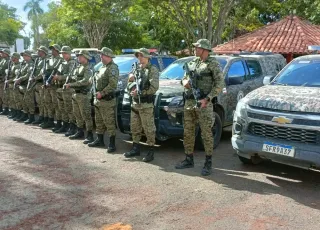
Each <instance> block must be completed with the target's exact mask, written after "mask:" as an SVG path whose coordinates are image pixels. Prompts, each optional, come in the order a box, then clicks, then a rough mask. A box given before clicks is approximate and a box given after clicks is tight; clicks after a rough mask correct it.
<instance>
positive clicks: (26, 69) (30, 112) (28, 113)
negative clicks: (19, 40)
mask: <svg viewBox="0 0 320 230" xmlns="http://www.w3.org/2000/svg"><path fill="white" fill-rule="evenodd" d="M20 55H21V56H22V57H23V60H24V65H23V66H22V67H21V72H20V74H19V78H17V79H16V80H15V85H16V88H15V94H16V97H18V101H19V102H18V103H19V105H18V107H19V108H22V109H23V114H22V115H21V116H20V117H19V118H18V119H17V121H27V120H28V118H29V119H30V120H31V122H32V121H34V102H33V103H32V104H31V106H30V105H29V104H30V103H29V104H28V100H27V98H26V97H25V95H26V88H27V84H28V80H29V76H30V74H31V72H32V69H33V65H34V63H33V60H32V53H31V51H29V50H25V51H24V52H22V53H20ZM29 107H31V109H29Z"/></svg>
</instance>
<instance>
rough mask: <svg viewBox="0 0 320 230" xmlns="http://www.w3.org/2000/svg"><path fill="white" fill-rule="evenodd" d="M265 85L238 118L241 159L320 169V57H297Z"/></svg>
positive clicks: (248, 100)
mask: <svg viewBox="0 0 320 230" xmlns="http://www.w3.org/2000/svg"><path fill="white" fill-rule="evenodd" d="M270 81H271V82H270ZM264 84H266V86H264V87H261V88H259V89H256V90H254V91H253V92H251V93H249V94H248V95H247V96H246V97H244V98H243V99H242V100H241V101H239V103H238V105H237V109H236V112H235V114H234V119H233V120H234V121H233V122H234V123H233V136H232V146H233V148H234V149H235V150H236V151H237V154H238V156H239V158H240V160H241V161H242V162H244V163H259V162H261V160H262V159H268V160H272V161H275V162H279V163H283V164H287V165H293V166H297V167H302V168H306V169H320V55H307V56H302V57H299V58H296V59H294V60H293V61H292V62H291V63H290V64H288V65H287V66H286V67H285V68H284V69H283V70H282V71H281V72H280V73H279V74H278V75H277V76H276V77H275V78H268V77H266V78H265V80H264Z"/></svg>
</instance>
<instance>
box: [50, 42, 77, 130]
mask: <svg viewBox="0 0 320 230" xmlns="http://www.w3.org/2000/svg"><path fill="white" fill-rule="evenodd" d="M60 53H61V54H62V56H63V58H64V61H63V62H62V64H61V65H60V66H59V68H58V74H56V75H55V76H54V78H53V81H54V82H55V83H56V85H57V87H58V89H57V91H56V93H57V102H58V113H60V114H61V115H57V117H60V116H61V119H62V121H63V125H62V126H61V127H60V128H59V129H55V130H54V132H55V133H64V132H67V131H68V132H67V133H66V134H65V135H66V136H71V135H73V134H75V131H76V126H75V117H74V115H73V110H72V94H73V93H74V89H71V88H69V89H63V87H62V86H63V85H64V84H65V83H66V79H67V77H68V76H69V75H71V73H70V72H72V71H73V70H74V69H75V67H76V64H77V62H76V61H75V60H72V58H71V48H70V47H69V46H63V47H62V49H61V51H60ZM57 123H58V122H57ZM68 128H69V130H68Z"/></svg>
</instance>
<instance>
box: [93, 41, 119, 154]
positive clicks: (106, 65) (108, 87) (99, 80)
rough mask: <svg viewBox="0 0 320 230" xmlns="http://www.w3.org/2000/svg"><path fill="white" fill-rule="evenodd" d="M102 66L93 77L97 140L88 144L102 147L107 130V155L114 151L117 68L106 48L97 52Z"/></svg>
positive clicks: (112, 56) (111, 54)
mask: <svg viewBox="0 0 320 230" xmlns="http://www.w3.org/2000/svg"><path fill="white" fill-rule="evenodd" d="M99 53H100V55H101V61H102V63H103V66H102V67H101V68H100V69H99V72H97V73H96V74H95V76H94V79H92V80H93V81H95V84H94V87H96V89H95V90H94V91H96V94H95V95H93V96H94V106H95V122H96V127H97V130H96V131H97V139H96V140H95V141H94V142H92V143H89V144H88V146H89V147H98V146H104V141H103V134H104V132H105V131H106V130H107V132H108V135H109V139H110V141H109V146H108V153H112V152H114V151H115V150H116V146H115V137H116V124H115V109H116V97H115V93H116V90H117V83H118V78H119V69H118V66H117V65H116V64H115V63H114V62H113V59H112V58H114V55H113V51H112V50H111V49H109V48H107V47H103V48H102V49H101V50H100V51H99Z"/></svg>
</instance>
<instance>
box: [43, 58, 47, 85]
mask: <svg viewBox="0 0 320 230" xmlns="http://www.w3.org/2000/svg"><path fill="white" fill-rule="evenodd" d="M43 61H44V62H43V66H42V83H43V86H44V87H46V81H47V75H48V74H47V73H46V68H47V59H45V58H44V59H43Z"/></svg>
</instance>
